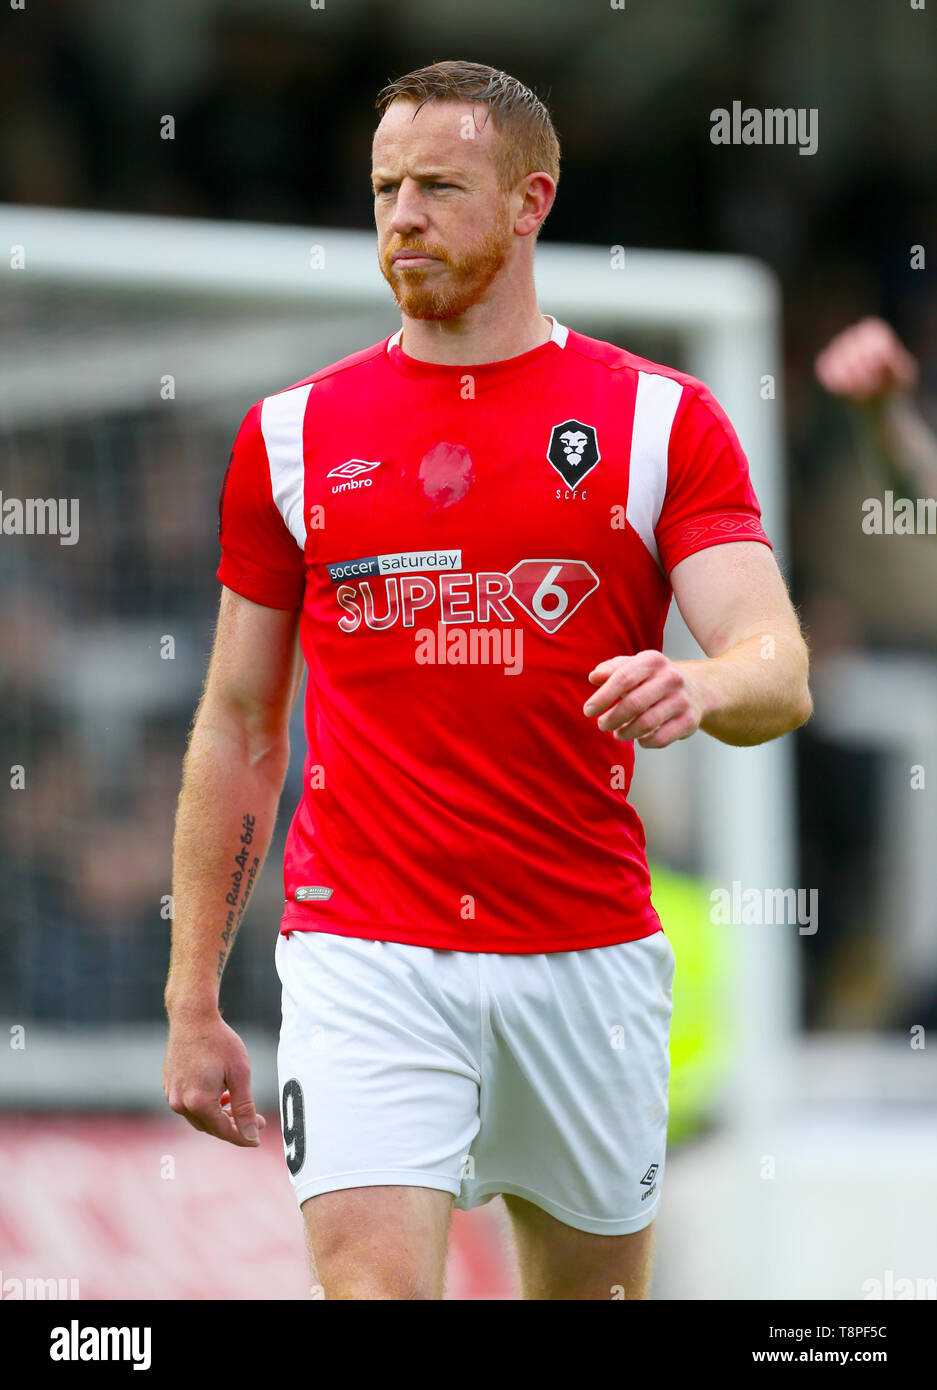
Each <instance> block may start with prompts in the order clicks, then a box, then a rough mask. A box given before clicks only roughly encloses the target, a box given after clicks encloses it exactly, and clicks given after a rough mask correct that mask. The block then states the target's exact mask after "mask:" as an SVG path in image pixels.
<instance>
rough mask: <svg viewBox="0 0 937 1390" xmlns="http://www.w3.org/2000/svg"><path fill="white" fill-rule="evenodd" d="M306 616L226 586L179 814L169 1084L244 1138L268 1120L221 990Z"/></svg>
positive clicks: (178, 1105) (181, 1102)
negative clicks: (258, 1105) (225, 1015)
mask: <svg viewBox="0 0 937 1390" xmlns="http://www.w3.org/2000/svg"><path fill="white" fill-rule="evenodd" d="M298 617H299V610H297V609H294V610H289V609H279V608H268V607H264V606H262V605H260V604H256V603H252V602H251V601H250V600H249V599H246V598H243V597H241V596H240V595H239V594H236V593H234V592H233V591H232V590H230V589H227V588H224V589H222V594H221V606H220V611H219V617H218V627H217V632H216V636H215V642H214V648H213V652H212V657H211V663H210V666H209V670H208V676H207V679H206V682H205V688H204V691H203V694H202V698H201V701H200V703H199V707H198V712H197V714H196V717H195V722H194V725H193V728H192V734H191V738H190V741H189V746H188V751H187V753H186V757H185V762H184V764H183V777H182V791H181V794H180V797H179V806H178V810H177V814H176V828H175V839H174V845H173V885H172V891H173V923H172V951H171V959H170V967H169V976H168V979H167V983H166V995H165V1000H166V1011H167V1014H168V1016H169V1045H168V1049H167V1053H166V1061H165V1065H164V1069H163V1089H164V1091H165V1094H166V1099H167V1100H168V1102H169V1104H170V1106H171V1107H172V1109H173V1110H175V1111H176V1112H177V1113H178V1114H180V1115H183V1116H184V1117H185V1118H186V1119H187V1120H188V1122H189V1123H190V1124H191V1125H193V1126H194V1127H195V1128H196V1129H201V1130H205V1131H207V1132H208V1133H210V1134H215V1135H217V1137H218V1138H220V1139H227V1140H228V1141H230V1142H231V1143H233V1144H240V1145H252V1144H256V1143H258V1142H259V1133H258V1131H259V1129H260V1128H262V1127H263V1123H264V1120H263V1116H258V1115H257V1114H256V1111H255V1108H254V1102H253V1098H252V1096H251V1090H250V1068H249V1065H248V1059H247V1051H246V1049H245V1047H244V1044H243V1043H242V1042H241V1040H240V1038H239V1037H238V1035H237V1034H236V1033H235V1032H234V1030H233V1029H232V1028H230V1027H229V1026H228V1025H227V1024H226V1023H225V1022H224V1020H223V1019H222V1017H221V1013H220V1010H219V1007H218V994H219V988H220V984H221V976H222V973H223V970H224V966H225V962H226V960H227V957H228V954H229V951H230V949H231V946H232V944H233V941H234V935H235V933H236V931H237V927H238V923H239V922H240V919H241V916H242V915H243V912H244V909H245V907H246V905H247V901H248V898H249V895H250V889H251V887H252V885H253V883H254V882H255V881H256V878H257V876H258V875H259V873H260V869H261V867H262V865H263V861H264V858H265V856H266V853H267V850H268V848H269V845H270V840H271V837H272V834H273V827H274V823H275V821H276V814H277V806H278V803H279V799H280V794H281V792H282V789H283V782H284V780H285V777H286V773H287V770H288V767H289V756H290V747H289V732H288V729H289V715H290V710H291V708H292V705H293V701H294V699H295V696H296V692H297V689H298V685H299V682H300V679H301V674H302V660H301V653H300V651H299V645H298V641H297V620H298ZM239 860H240V863H239V862H238V861H239ZM227 1097H230V1113H228V1111H227V1110H225V1109H224V1108H223V1106H224V1105H225V1104H226V1103H227ZM252 1131H253V1133H252Z"/></svg>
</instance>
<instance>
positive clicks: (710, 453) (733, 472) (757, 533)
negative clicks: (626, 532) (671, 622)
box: [654, 379, 771, 574]
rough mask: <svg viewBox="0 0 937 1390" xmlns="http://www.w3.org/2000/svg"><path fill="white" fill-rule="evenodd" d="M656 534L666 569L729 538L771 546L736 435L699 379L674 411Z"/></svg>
mask: <svg viewBox="0 0 937 1390" xmlns="http://www.w3.org/2000/svg"><path fill="white" fill-rule="evenodd" d="M654 535H655V539H656V541H657V552H658V554H659V555H660V560H661V564H662V565H663V567H664V572H665V573H666V574H669V573H670V571H671V570H672V569H673V567H674V565H677V564H679V562H680V561H681V560H685V559H686V557H687V556H688V555H692V554H694V553H695V552H696V551H697V550H705V549H706V548H707V547H708V546H711V545H722V544H724V543H725V542H726V541H761V542H763V543H764V544H765V545H766V546H768V548H769V549H770V548H771V542H770V541H769V540H768V537H767V536H766V535H765V532H764V529H763V527H762V524H761V508H760V506H759V505H758V498H757V497H756V496H755V490H754V488H753V487H752V485H751V480H750V478H749V474H748V460H747V458H746V457H745V454H744V452H743V450H742V446H741V444H740V443H739V441H738V436H737V435H736V433H735V430H734V429H733V428H732V424H731V422H730V420H729V417H728V416H727V415H726V413H725V411H724V410H723V409H722V407H721V406H720V404H719V402H718V401H717V400H716V398H715V397H714V396H713V394H712V392H711V391H710V390H709V389H708V388H707V387H706V386H704V385H703V383H702V382H701V381H696V380H695V379H691V380H690V381H689V382H688V383H687V384H686V385H685V386H684V388H683V395H682V396H681V398H680V402H679V404H678V406H677V410H676V414H675V415H674V421H673V427H672V429H671V431H670V447H669V450H668V459H667V489H666V492H665V495H664V503H663V506H662V507H661V512H660V517H659V519H658V522H657V526H656V527H655V531H654Z"/></svg>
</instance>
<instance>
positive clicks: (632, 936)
mask: <svg viewBox="0 0 937 1390" xmlns="http://www.w3.org/2000/svg"><path fill="white" fill-rule="evenodd" d="M307 916H308V915H307V914H306V913H305V912H304V911H303V909H302V908H299V907H297V906H296V905H295V904H293V903H288V904H287V906H286V909H285V911H284V912H283V915H282V917H281V918H280V935H281V936H289V934H290V932H292V931H303V932H313V931H317V932H324V933H325V934H326V935H327V936H329V935H331V936H354V937H360V938H363V939H364V940H366V941H393V942H396V943H398V944H399V945H401V946H425V947H427V948H428V949H430V950H434V951H471V952H474V953H475V954H478V955H482V954H494V955H516V956H539V955H553V954H555V953H557V952H560V951H589V950H594V949H597V948H598V947H601V946H621V945H624V944H625V942H628V941H643V940H644V938H645V937H648V936H654V935H655V934H656V933H657V932H659V931H663V926H662V924H661V922H660V919H659V918H658V917H657V914H656V912H655V914H654V921H653V923H651V924H649V925H647V930H646V931H643V930H642V931H636V932H628V933H626V934H625V935H622V929H621V928H620V927H618V928H616V929H615V930H614V931H609V932H599V933H590V934H589V935H588V936H585V937H582V938H578V939H575V940H568V939H567V938H565V937H564V938H563V939H562V941H561V942H559V943H557V942H556V940H551V941H543V940H541V939H540V938H536V937H535V938H534V939H533V941H525V942H524V944H523V945H522V946H519V945H518V943H517V938H516V937H511V938H504V937H494V938H489V939H487V940H486V942H485V944H484V945H483V946H475V945H470V944H469V943H467V942H466V940H465V938H464V937H460V936H458V935H456V934H455V933H449V932H442V933H436V932H431V933H424V934H423V936H422V938H420V939H418V938H417V936H416V935H415V933H414V932H412V931H408V930H407V928H406V927H399V926H397V925H396V924H394V923H386V922H342V921H329V922H308V920H304V919H306V918H307ZM645 925H646V924H645Z"/></svg>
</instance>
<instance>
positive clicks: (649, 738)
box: [584, 541, 813, 748]
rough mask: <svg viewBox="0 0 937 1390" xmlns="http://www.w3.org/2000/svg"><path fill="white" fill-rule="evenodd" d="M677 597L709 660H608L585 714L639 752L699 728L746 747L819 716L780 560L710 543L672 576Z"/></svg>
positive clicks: (757, 547)
mask: <svg viewBox="0 0 937 1390" xmlns="http://www.w3.org/2000/svg"><path fill="white" fill-rule="evenodd" d="M670 583H671V586H672V588H673V593H674V598H675V599H676V601H677V605H678V607H679V609H680V612H681V613H682V614H683V618H684V620H685V622H686V625H687V627H688V628H689V629H690V631H691V632H692V634H693V636H694V637H695V638H696V640H697V642H698V643H699V644H700V646H701V647H702V649H703V651H704V652H705V653H706V656H705V657H704V658H702V659H700V660H693V661H672V660H670V658H669V657H666V656H664V654H663V653H662V652H658V651H643V652H637V653H636V654H635V655H634V656H617V657H612V658H611V659H610V660H608V661H603V662H601V663H600V664H599V665H598V666H596V667H595V668H594V670H593V671H591V672H590V673H589V680H590V681H591V682H592V684H593V685H596V686H598V687H599V688H598V689H597V690H596V691H594V692H593V694H592V695H590V696H589V698H588V700H587V701H586V704H585V706H584V713H585V714H587V715H589V716H595V715H598V716H599V717H598V720H597V722H598V726H599V728H600V729H604V730H607V731H611V732H613V734H614V737H616V738H619V739H637V741H638V743H639V744H640V745H641V747H642V748H666V747H667V746H668V744H671V743H675V742H676V741H677V740H678V739H684V738H689V736H690V735H691V734H693V733H695V732H696V730H697V729H702V730H703V731H704V732H705V733H707V734H711V735H712V737H713V738H717V739H719V740H720V741H721V742H722V743H731V744H735V745H737V746H740V747H741V746H746V745H749V744H754V743H764V742H766V741H767V740H768V739H772V738H779V737H780V736H781V735H782V734H787V733H790V732H791V731H792V730H793V729H797V728H799V727H800V725H801V724H803V723H805V722H806V720H807V719H809V717H810V715H811V712H812V710H813V704H812V701H811V698H810V690H809V688H808V684H807V677H808V652H807V645H806V643H805V641H804V639H803V636H802V634H801V630H800V624H799V622H798V620H797V615H796V613H795V612H794V609H793V606H792V604H791V601H790V597H789V596H788V592H787V588H786V586H785V583H784V579H783V577H782V575H781V572H780V570H779V569H778V566H777V562H776V561H775V558H774V555H773V554H772V552H771V551H770V550H769V548H768V547H767V546H766V545H763V544H762V543H761V542H759V541H732V542H727V543H725V544H722V545H713V546H708V547H707V548H706V549H704V550H698V551H696V552H695V553H694V554H692V555H688V556H687V557H686V558H685V559H684V560H681V561H680V562H679V563H678V564H676V565H675V566H674V568H673V569H672V570H671V572H670Z"/></svg>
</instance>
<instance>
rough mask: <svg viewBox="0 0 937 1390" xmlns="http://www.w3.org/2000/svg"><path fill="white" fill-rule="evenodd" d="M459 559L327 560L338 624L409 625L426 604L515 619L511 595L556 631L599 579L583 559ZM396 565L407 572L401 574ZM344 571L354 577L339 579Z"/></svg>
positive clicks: (488, 618) (462, 618)
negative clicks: (476, 562)
mask: <svg viewBox="0 0 937 1390" xmlns="http://www.w3.org/2000/svg"><path fill="white" fill-rule="evenodd" d="M461 559H462V553H461V551H420V552H413V553H411V554H409V555H406V556H386V555H384V556H374V555H372V556H366V557H364V558H362V559H360V560H350V561H340V562H339V563H337V564H334V565H329V566H328V570H329V575H330V577H331V579H332V582H333V583H336V584H338V585H339V587H338V589H337V590H336V594H335V597H336V599H337V600H338V603H339V606H340V607H341V608H342V609H343V610H344V611H343V614H342V616H341V617H340V618H339V620H338V625H339V627H340V628H341V629H342V631H343V632H355V631H357V630H358V629H359V628H360V627H361V626H362V625H364V626H365V627H367V628H370V629H372V630H373V631H383V630H385V629H387V628H391V627H395V626H397V625H398V624H399V625H401V626H402V627H405V628H408V627H413V626H414V625H415V623H416V616H417V614H421V615H423V614H426V616H429V614H428V613H427V610H429V609H435V610H436V611H437V621H438V622H442V623H456V624H462V625H465V624H468V623H490V622H498V621H500V622H502V623H508V624H514V623H515V622H516V620H517V613H516V611H515V610H514V609H512V608H511V607H510V606H509V604H510V603H511V602H513V603H515V604H516V605H518V607H520V608H521V609H523V611H524V612H525V613H526V614H527V616H528V617H530V618H532V619H533V620H534V622H535V623H536V624H537V626H538V627H540V628H542V629H543V631H544V632H549V633H553V632H557V631H558V630H559V629H560V628H561V627H562V626H563V624H564V623H565V622H567V621H568V620H569V619H570V618H571V617H572V615H573V614H574V613H575V612H576V610H577V608H579V606H580V605H581V604H582V603H583V602H584V601H585V600H586V599H587V598H588V597H589V595H590V594H591V593H593V592H594V591H595V590H596V589H597V588H598V587H599V579H598V576H597V575H596V574H595V572H594V570H592V569H591V567H590V566H589V565H587V564H586V563H585V561H584V560H553V559H528V560H519V561H518V562H517V564H516V565H514V566H513V567H512V568H511V569H510V570H508V571H507V572H506V573H504V572H501V571H498V570H479V571H477V572H475V573H472V572H471V571H466V570H460V571H456V572H451V571H452V570H453V569H454V566H455V565H457V564H460V563H461ZM431 560H432V563H430V561H431ZM390 562H397V563H390ZM394 569H406V570H408V571H410V572H409V573H403V574H400V575H399V576H398V574H396V573H393V572H392V571H393V570H394ZM418 569H422V570H424V571H434V572H435V573H436V575H437V576H438V577H434V578H431V577H430V575H429V573H425V572H424V573H414V572H413V571H415V570H418ZM343 578H347V579H354V581H355V582H354V583H344V584H343V583H342V582H341V580H342V579H343ZM422 621H423V618H422V617H421V622H422Z"/></svg>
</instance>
